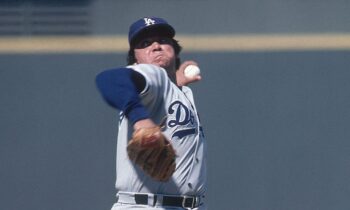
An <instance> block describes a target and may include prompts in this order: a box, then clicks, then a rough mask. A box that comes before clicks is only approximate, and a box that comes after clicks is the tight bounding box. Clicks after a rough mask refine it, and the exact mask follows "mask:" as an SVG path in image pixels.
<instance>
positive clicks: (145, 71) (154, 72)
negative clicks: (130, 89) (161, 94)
mask: <svg viewBox="0 0 350 210" xmlns="http://www.w3.org/2000/svg"><path fill="white" fill-rule="evenodd" d="M127 68H131V69H133V70H135V71H137V72H139V73H140V74H142V75H143V76H144V77H145V78H146V80H147V79H155V78H161V79H164V78H167V77H168V75H167V73H166V71H165V69H163V68H161V67H159V66H156V65H153V64H134V65H130V66H127Z"/></svg>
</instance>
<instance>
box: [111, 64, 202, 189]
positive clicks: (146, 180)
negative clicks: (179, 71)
mask: <svg viewBox="0 0 350 210" xmlns="http://www.w3.org/2000/svg"><path fill="white" fill-rule="evenodd" d="M128 68H132V69H134V70H135V71H137V72H139V73H141V74H142V75H143V76H144V78H145V80H146V87H145V89H144V90H143V91H142V92H141V93H140V97H141V100H142V103H143V104H144V105H145V107H146V108H147V109H148V111H149V113H150V116H151V119H152V120H153V121H154V122H156V123H160V122H161V121H162V119H163V118H164V117H165V116H167V120H166V128H165V130H164V134H165V135H166V136H167V137H168V139H169V140H170V142H171V144H172V145H173V147H174V149H175V150H176V153H177V158H176V171H175V173H174V174H173V176H172V177H171V178H170V180H169V181H167V182H157V181H154V180H153V179H152V178H150V177H149V176H147V175H145V174H144V173H143V172H142V170H140V169H139V168H138V167H137V166H135V164H133V163H132V162H131V161H130V160H129V158H128V156H127V152H126V147H127V144H128V141H129V140H130V138H131V135H132V132H133V127H132V125H130V123H129V122H128V119H127V118H126V117H125V116H124V115H123V113H121V115H120V122H119V131H118V143H117V179H116V188H117V190H118V191H124V192H139V193H154V194H165V195H204V193H205V191H206V178H207V177H206V156H205V154H206V144H205V140H204V135H203V130H202V127H201V124H200V120H199V117H198V113H197V109H196V106H195V104H194V100H193V95H192V91H191V89H190V88H189V87H186V86H184V87H182V89H180V88H179V87H177V86H176V85H175V84H174V83H173V82H171V80H170V79H169V78H168V75H167V73H166V71H165V70H164V69H163V68H160V67H157V66H154V65H149V64H139V65H132V66H128Z"/></svg>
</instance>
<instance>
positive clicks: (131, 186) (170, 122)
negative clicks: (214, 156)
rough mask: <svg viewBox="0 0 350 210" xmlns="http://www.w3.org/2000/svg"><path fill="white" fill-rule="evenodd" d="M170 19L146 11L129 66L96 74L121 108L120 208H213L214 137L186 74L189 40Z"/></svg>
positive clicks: (136, 28)
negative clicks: (209, 141)
mask: <svg viewBox="0 0 350 210" xmlns="http://www.w3.org/2000/svg"><path fill="white" fill-rule="evenodd" d="M174 36H175V30H174V28H173V27H172V26H171V25H170V24H169V23H168V22H167V21H165V20H164V19H162V18H157V17H145V18H141V19H139V20H137V21H136V22H134V23H133V24H132V25H131V26H130V29H129V37H128V38H129V46H130V50H129V53H128V58H127V60H128V66H126V67H122V68H116V69H109V70H105V71H103V72H101V73H100V74H98V75H97V77H96V84H97V87H98V89H99V91H100V93H101V95H102V97H103V98H104V99H105V101H106V102H107V103H108V104H109V105H111V106H112V107H114V108H116V109H118V110H120V115H119V116H120V118H119V119H120V121H119V130H118V142H117V163H116V165H117V176H116V189H117V196H116V197H117V201H116V203H115V204H114V205H113V207H112V210H119V209H157V210H159V209H197V210H203V209H206V204H205V200H204V198H205V193H206V188H207V186H206V178H207V177H206V143H205V140H204V135H203V129H202V126H201V124H200V120H199V115H198V112H197V109H196V106H195V103H194V100H193V95H192V91H191V89H190V88H189V87H188V86H186V85H188V84H189V83H192V82H196V81H199V80H201V77H200V75H195V76H192V77H186V75H185V74H184V71H185V69H186V67H188V66H189V65H197V64H196V62H194V61H186V62H184V63H182V64H181V65H180V58H179V54H180V51H181V46H180V45H179V44H178V42H177V41H176V40H175V39H174Z"/></svg>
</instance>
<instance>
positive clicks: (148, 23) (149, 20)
mask: <svg viewBox="0 0 350 210" xmlns="http://www.w3.org/2000/svg"><path fill="white" fill-rule="evenodd" d="M143 19H144V20H145V24H146V26H150V25H153V24H155V23H156V21H154V20H152V19H151V18H143Z"/></svg>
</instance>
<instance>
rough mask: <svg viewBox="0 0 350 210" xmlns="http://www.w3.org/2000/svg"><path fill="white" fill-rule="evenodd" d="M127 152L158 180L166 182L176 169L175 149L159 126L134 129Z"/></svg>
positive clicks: (131, 158) (147, 172)
mask: <svg viewBox="0 0 350 210" xmlns="http://www.w3.org/2000/svg"><path fill="white" fill-rule="evenodd" d="M127 152H128V156H129V158H130V160H132V161H133V162H134V163H136V164H137V165H138V166H140V168H141V169H142V170H143V171H144V172H145V173H146V174H148V175H149V176H150V177H152V178H153V179H155V180H157V181H161V182H166V181H167V180H168V179H169V178H170V177H171V176H172V175H173V173H174V171H175V167H176V163H175V157H176V153H175V150H174V148H173V147H172V145H171V143H170V142H169V141H168V140H167V139H166V137H165V136H164V135H163V133H162V131H161V129H160V127H159V126H156V127H152V128H141V129H138V130H136V131H134V133H133V136H132V139H131V140H130V141H129V144H128V146H127Z"/></svg>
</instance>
